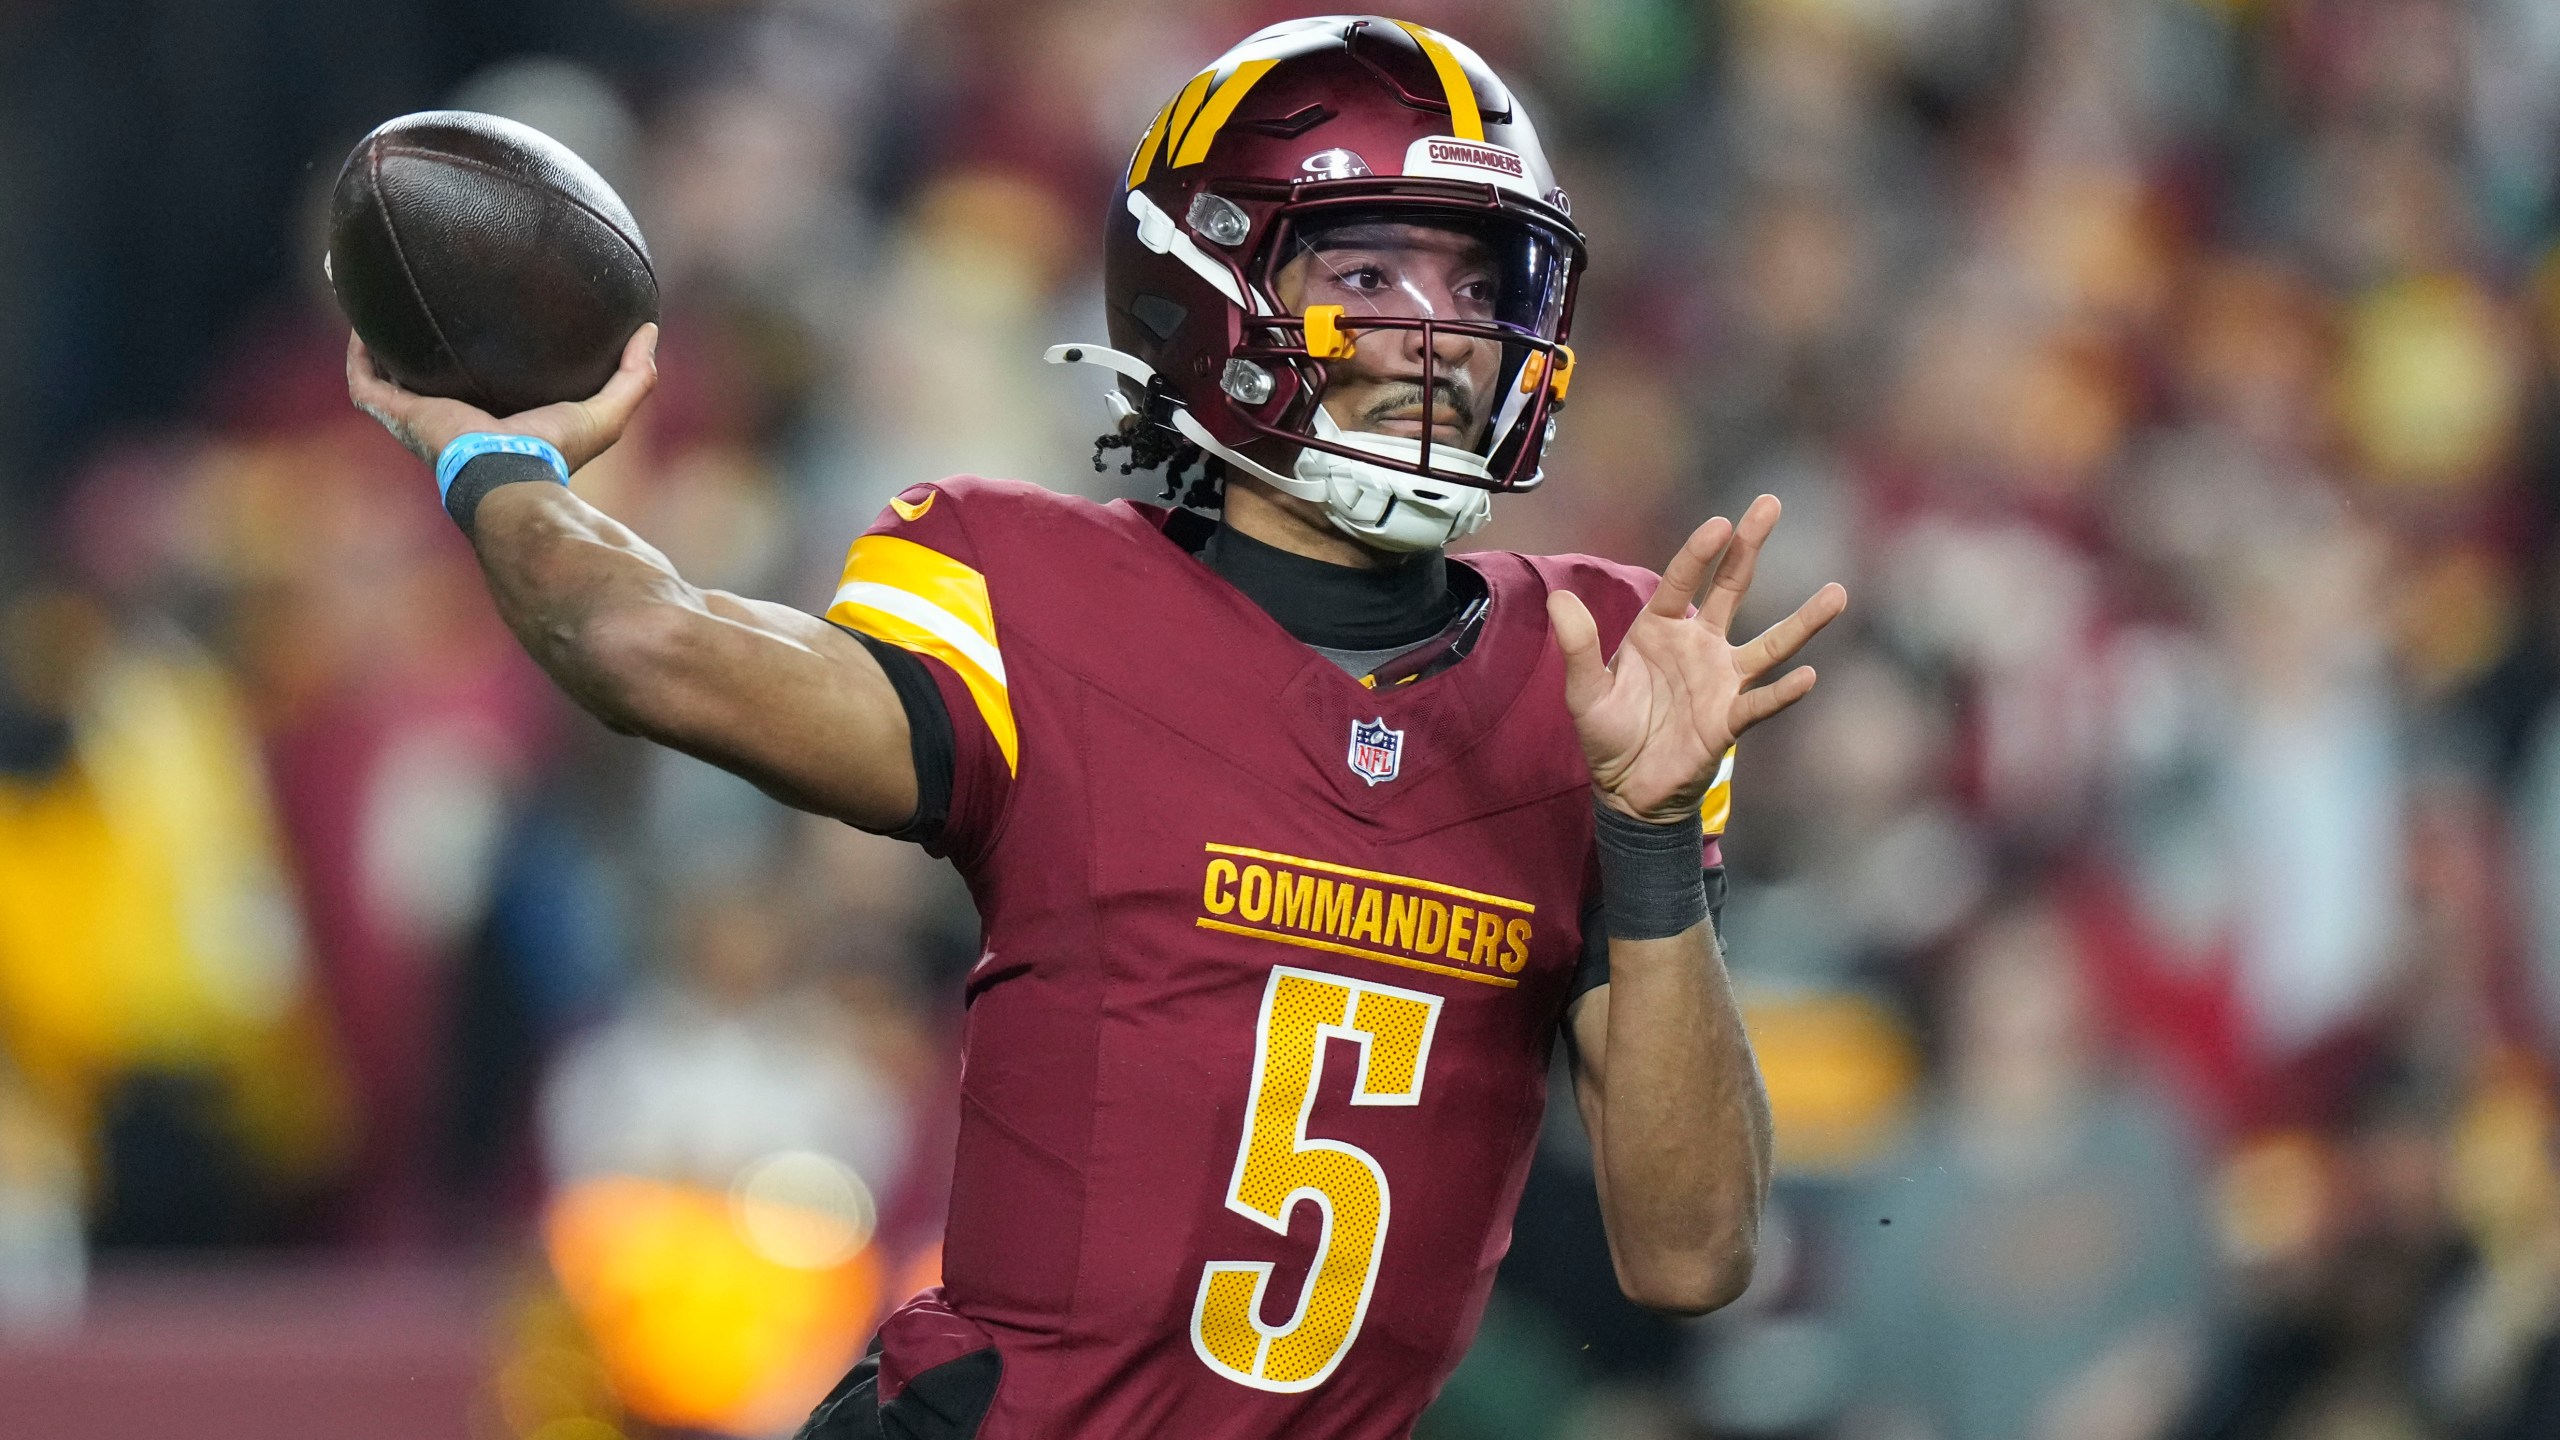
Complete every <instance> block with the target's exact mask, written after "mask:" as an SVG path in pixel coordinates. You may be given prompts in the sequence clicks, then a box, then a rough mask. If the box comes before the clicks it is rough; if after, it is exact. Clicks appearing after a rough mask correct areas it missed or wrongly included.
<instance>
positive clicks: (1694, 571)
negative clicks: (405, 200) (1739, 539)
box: [1644, 515, 1733, 620]
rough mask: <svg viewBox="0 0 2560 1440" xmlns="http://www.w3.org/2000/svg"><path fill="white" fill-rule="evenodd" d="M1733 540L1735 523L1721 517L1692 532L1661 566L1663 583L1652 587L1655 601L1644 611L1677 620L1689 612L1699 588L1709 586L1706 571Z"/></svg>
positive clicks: (1650, 602) (1649, 602) (1647, 603)
mask: <svg viewBox="0 0 2560 1440" xmlns="http://www.w3.org/2000/svg"><path fill="white" fill-rule="evenodd" d="M1732 538H1733V522H1732V521H1730V520H1727V519H1725V518H1724V517H1723V516H1721V515H1719V516H1717V517H1716V518H1714V519H1712V520H1710V521H1708V522H1707V523H1706V524H1704V525H1701V526H1699V527H1698V528H1697V529H1695V530H1692V531H1690V532H1689V538H1688V540H1687V541H1685V542H1683V543H1682V544H1681V546H1680V550H1679V553H1677V554H1675V555H1673V556H1672V557H1671V563H1670V564H1668V565H1665V566H1663V567H1662V583H1661V584H1659V585H1656V586H1654V587H1653V598H1652V599H1650V600H1647V601H1646V602H1645V605H1644V608H1645V609H1647V610H1649V611H1651V612H1653V613H1654V614H1656V615H1665V616H1669V617H1670V618H1671V619H1674V620H1678V619H1680V618H1682V617H1684V616H1686V615H1687V614H1688V613H1689V602H1690V601H1691V600H1693V599H1695V598H1696V597H1697V594H1698V587H1699V586H1701V585H1704V584H1705V583H1707V572H1708V571H1709V570H1710V569H1712V568H1713V567H1714V564H1715V558H1716V552H1717V551H1719V550H1722V549H1724V547H1725V542H1726V541H1728V540H1730V539H1732Z"/></svg>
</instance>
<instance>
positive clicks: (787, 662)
mask: <svg viewBox="0 0 2560 1440" xmlns="http://www.w3.org/2000/svg"><path fill="white" fill-rule="evenodd" d="M472 537H473V541H474V543H475V545H476V546H477V547H478V549H479V553H480V563H481V568H482V570H483V571H484V572H485V573H486V574H487V576H488V580H489V591H490V594H491V595H492V596H494V597H495V598H496V600H497V604H498V610H499V613H500V614H502V615H503V616H505V618H506V621H507V623H508V625H509V626H511V627H512V628H513V629H514V630H515V633H516V635H517V637H518V638H519V639H521V640H522V641H523V643H524V646H525V649H526V650H527V651H528V652H529V653H531V655H532V656H533V658H534V660H535V661H536V662H537V663H539V664H540V665H541V666H542V667H543V669H544V670H545V671H547V672H548V673H549V674H550V675H551V677H552V678H553V679H554V680H555V681H557V682H558V683H559V685H560V687H561V688H562V689H563V690H565V691H567V692H568V693H569V695H570V697H571V698H572V699H574V700H576V701H577V702H578V703H579V704H580V705H582V706H584V707H585V708H586V709H587V710H588V711H589V712H590V713H592V714H594V715H595V716H596V717H597V718H598V719H600V720H602V721H604V723H605V724H607V725H609V726H611V727H613V728H614V729H616V730H620V731H622V732H624V733H625V734H632V735H639V736H642V737H644V738H647V739H650V740H655V741H657V742H658V743H660V744H662V745H667V746H671V747H673V748H675V749H678V750H681V751H683V752H685V753H686V754H688V755H692V756H694V757H696V758H697V759H701V760H706V761H709V762H710V763H712V764H714V765H718V766H720V767H721V768H723V769H726V770H728V771H730V772H732V773H734V774H736V775H739V776H742V777H744V778H745V779H747V780H748V781H750V782H752V783H753V784H755V785H756V786H758V787H759V788H761V789H763V790H764V791H765V792H766V793H767V794H769V795H772V796H773V797H774V798H775V799H777V800H780V801H782V802H783V803H784V804H786V805H792V806H796V807H798V808H800V809H803V810H809V811H813V812H815V813H817V814H821V815H829V816H833V817H835V818H837V819H840V820H845V821H848V822H850V823H852V824H855V825H859V826H862V827H864V828H866V829H871V830H895V829H898V828H899V827H901V826H903V825H905V824H906V823H907V822H908V821H909V820H910V819H911V818H912V817H913V816H914V814H915V810H916V803H917V793H918V792H917V781H916V772H915V765H914V762H913V758H912V752H911V749H910V742H909V737H908V734H907V717H906V711H905V708H904V706H903V705H902V704H901V703H900V701H899V699H898V697H897V693H896V690H895V688H894V687H893V686H892V685H891V684H890V683H889V680H888V677H887V676H886V675H885V674H883V673H882V671H881V669H880V667H879V664H878V663H877V662H876V661H874V660H873V659H872V658H871V655H870V653H869V652H868V651H866V650H865V649H864V648H863V647H862V645H861V644H860V643H859V642H857V641H855V640H854V639H852V638H851V637H850V636H848V635H846V634H845V633H844V632H842V631H840V630H838V629H836V628H835V627H834V626H832V625H829V624H828V623H827V622H825V621H824V620H821V619H819V618H818V617H816V616H814V615H809V614H806V613H804V612H801V611H798V610H794V609H791V608H790V607H788V606H782V605H774V604H769V603H767V602H764V601H759V600H749V599H742V598H740V597H738V596H735V595H728V594H723V593H722V592H720V591H717V590H703V589H700V588H697V587H695V586H693V585H690V584H687V583H686V582H685V580H684V579H683V577H682V576H680V575H678V574H677V573H676V572H675V568H674V567H673V566H672V565H670V564H668V563H667V560H666V557H665V556H663V555H660V554H659V553H658V552H657V551H656V550H654V549H652V548H650V546H649V545H648V544H647V543H646V542H645V541H643V540H641V539H640V538H639V537H638V536H636V535H634V534H632V533H631V531H630V530H629V529H627V528H625V527H624V526H623V525H621V524H620V523H618V522H616V521H615V520H613V519H612V518H611V517H610V516H607V515H605V514H604V513H603V512H601V511H599V510H597V509H595V508H594V507H593V506H590V505H588V504H586V503H585V502H584V501H581V500H579V499H578V498H577V497H576V496H574V495H571V494H570V493H569V492H568V491H566V490H564V489H562V488H560V487H559V486H556V485H507V486H501V487H500V488H498V489H496V490H492V491H491V492H489V494H488V495H487V497H486V498H484V499H483V500H482V501H481V502H480V507H479V510H478V512H477V514H476V515H475V517H474V524H473V528H472Z"/></svg>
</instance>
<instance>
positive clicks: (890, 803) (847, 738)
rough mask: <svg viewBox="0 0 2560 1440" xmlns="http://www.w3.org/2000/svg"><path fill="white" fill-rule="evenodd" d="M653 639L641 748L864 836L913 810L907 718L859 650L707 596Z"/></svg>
mask: <svg viewBox="0 0 2560 1440" xmlns="http://www.w3.org/2000/svg"><path fill="white" fill-rule="evenodd" d="M673 628H674V630H675V632H676V633H673V634H671V635H668V636H666V637H663V638H662V639H661V640H660V641H659V643H658V648H659V650H660V652H661V655H660V660H659V663H658V664H657V665H656V666H655V667H653V670H654V679H655V681H656V682H657V684H658V685H659V686H660V687H661V689H662V692H663V693H661V694H659V695H657V696H655V697H652V699H651V700H650V702H648V709H649V712H650V717H651V725H650V732H651V738H653V739H656V740H659V741H661V742H662V743H664V744H667V745H670V746H673V747H674V748H676V749H678V750H682V751H684V752H685V753H687V754H690V755H693V756H696V757H697V758H700V759H703V760H707V761H709V762H711V763H712V764H714V765H718V766H720V767H721V768H723V769H725V770H728V771H730V772H732V773H734V774H736V775H739V776H741V777H743V778H744V779H746V780H748V781H750V782H752V783H753V784H755V785H756V786H757V788H759V789H761V790H763V791H764V792H765V793H767V794H769V795H771V796H773V797H774V798H775V799H777V800H780V801H781V802H783V803H784V804H786V805H791V806H794V807H796V808H799V809H803V810H809V811H813V812H815V813H817V814H821V815H827V816H832V817H834V818H837V819H841V820H845V821H848V822H850V823H852V824H855V825H859V826H862V827H863V828H865V829H872V830H884V831H885V830H896V829H898V828H899V827H900V826H903V825H904V824H906V823H907V821H908V819H909V818H910V817H911V816H912V815H913V814H914V813H915V808H916V793H917V787H916V772H915V764H914V760H913V758H912V755H911V753H910V745H909V734H908V726H907V715H906V710H905V707H904V705H903V704H902V703H901V701H900V698H899V695H898V691H897V688H896V687H895V686H894V685H892V684H891V682H890V679H889V677H888V675H887V674H886V673H885V672H884V671H883V669H882V668H881V665H880V663H879V662H878V661H877V660H876V659H874V658H873V656H872V654H871V652H870V650H868V649H867V648H865V646H864V645H863V643H862V642H861V641H860V640H859V639H857V638H855V637H854V636H852V635H848V634H846V633H845V632H844V631H843V630H841V629H838V628H837V627H836V626H833V625H830V624H828V623H827V622H826V621H824V620H821V619H819V618H818V617H817V616H814V615H810V614H807V613H805V612H803V611H799V610H794V609H792V608H790V607H789V606H786V605H777V604H774V603H772V602H770V601H764V600H751V599H747V598H744V597H742V596H736V595H729V594H724V593H721V592H718V591H707V592H704V593H703V595H702V605H701V609H700V611H699V613H698V614H696V615H694V616H690V617H687V618H686V619H685V620H683V621H681V622H679V623H678V624H677V625H676V626H674V627H673Z"/></svg>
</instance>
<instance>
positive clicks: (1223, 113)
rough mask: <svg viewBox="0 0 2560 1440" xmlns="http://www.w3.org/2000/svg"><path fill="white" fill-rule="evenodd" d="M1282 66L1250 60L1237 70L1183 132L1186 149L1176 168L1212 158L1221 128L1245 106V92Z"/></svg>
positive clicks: (1176, 160)
mask: <svg viewBox="0 0 2560 1440" xmlns="http://www.w3.org/2000/svg"><path fill="white" fill-rule="evenodd" d="M1279 63H1280V62H1279V61H1277V60H1247V61H1245V62H1244V63H1243V64H1241V65H1238V66H1237V67H1236V73H1234V74H1233V75H1230V76H1228V77H1227V78H1226V82H1225V83H1224V84H1222V85H1220V86H1219V87H1218V89H1217V92H1216V93H1215V94H1213V95H1211V96H1210V97H1209V103H1208V104H1206V105H1203V106H1201V107H1200V113H1199V115H1198V116H1197V117H1195V118H1194V119H1193V120H1192V122H1191V128H1190V129H1189V130H1187V131H1184V132H1183V136H1182V148H1181V149H1180V150H1178V151H1176V152H1175V153H1174V157H1173V163H1174V165H1175V167H1176V168H1179V167H1181V166H1184V165H1197V164H1199V163H1200V162H1201V161H1203V160H1206V159H1208V158H1209V142H1211V141H1213V140H1215V139H1217V138H1218V127H1219V126H1221V125H1224V124H1226V123H1227V117H1228V116H1230V115H1233V114H1234V113H1236V106H1237V105H1238V104H1240V103H1242V101H1243V100H1244V96H1245V92H1246V91H1248V90H1251V89H1252V88H1253V85H1254V82H1255V81H1257V80H1260V79H1261V78H1262V77H1263V76H1265V75H1267V74H1269V73H1271V67H1272V66H1274V65H1277V64H1279Z"/></svg>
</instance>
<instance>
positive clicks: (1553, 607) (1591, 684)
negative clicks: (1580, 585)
mask: <svg viewBox="0 0 2560 1440" xmlns="http://www.w3.org/2000/svg"><path fill="white" fill-rule="evenodd" d="M1547 624H1548V625H1549V626H1550V627H1551V628H1552V629H1553V630H1554V631H1555V635H1556V648H1557V649H1558V650H1560V651H1562V652H1564V704H1565V708H1566V709H1567V710H1569V711H1571V712H1573V713H1574V714H1576V715H1580V714H1582V713H1583V712H1584V711H1586V710H1589V709H1590V708H1591V707H1592V706H1594V705H1596V704H1598V703H1599V702H1600V697H1601V696H1603V695H1606V694H1608V693H1609V666H1608V664H1607V662H1606V661H1604V660H1602V659H1601V658H1600V626H1599V624H1598V623H1597V622H1595V621H1594V620H1593V619H1592V618H1591V612H1590V611H1589V610H1588V609H1586V608H1584V606H1583V603H1582V597H1581V596H1579V595H1576V594H1574V593H1573V592H1572V591H1570V590H1558V591H1556V592H1555V593H1553V594H1551V595H1549V596H1548V597H1547Z"/></svg>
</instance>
